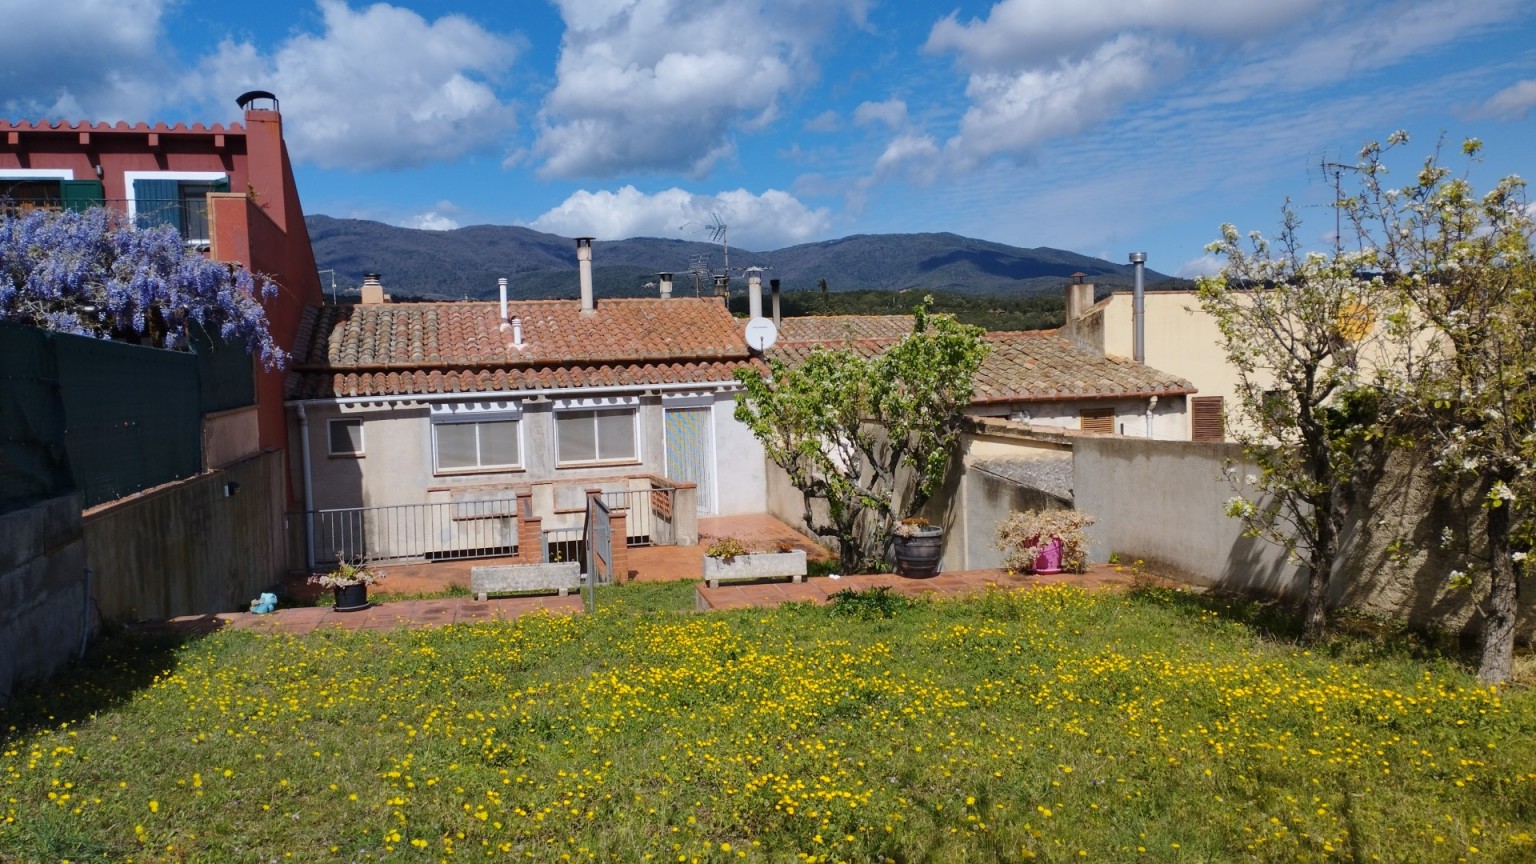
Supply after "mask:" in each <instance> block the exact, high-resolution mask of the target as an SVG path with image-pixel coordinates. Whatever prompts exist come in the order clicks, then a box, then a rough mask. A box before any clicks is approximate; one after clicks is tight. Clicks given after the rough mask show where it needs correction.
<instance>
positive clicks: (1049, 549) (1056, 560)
mask: <svg viewBox="0 0 1536 864" xmlns="http://www.w3.org/2000/svg"><path fill="white" fill-rule="evenodd" d="M1030 569H1031V570H1032V571H1034V572H1035V573H1039V574H1044V575H1049V574H1052V573H1060V572H1061V538H1060V537H1052V538H1051V539H1050V541H1049V542H1047V543H1043V544H1041V546H1040V551H1039V552H1036V553H1035V565H1034V566H1033V567H1031V568H1030Z"/></svg>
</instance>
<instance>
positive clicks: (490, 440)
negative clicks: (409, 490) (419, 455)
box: [432, 420, 523, 473]
mask: <svg viewBox="0 0 1536 864" xmlns="http://www.w3.org/2000/svg"><path fill="white" fill-rule="evenodd" d="M518 426H519V421H517V420H477V421H473V422H460V423H434V424H433V425H432V443H433V449H434V452H435V453H436V454H437V466H436V468H437V471H438V472H439V473H444V472H449V471H483V470H487V469H492V468H498V469H505V468H518V467H521V466H522V464H523V460H522V445H521V442H520V441H519V439H518V436H519V434H520V430H519V429H518Z"/></svg>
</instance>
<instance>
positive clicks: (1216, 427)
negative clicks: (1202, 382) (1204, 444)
mask: <svg viewBox="0 0 1536 864" xmlns="http://www.w3.org/2000/svg"><path fill="white" fill-rule="evenodd" d="M1223 408H1224V405H1223V403H1222V397H1220V396H1193V397H1191V398H1190V400H1189V415H1190V423H1189V429H1190V435H1189V440H1191V441H1225V440H1227V429H1226V426H1225V425H1224V421H1223V420H1222V410H1223Z"/></svg>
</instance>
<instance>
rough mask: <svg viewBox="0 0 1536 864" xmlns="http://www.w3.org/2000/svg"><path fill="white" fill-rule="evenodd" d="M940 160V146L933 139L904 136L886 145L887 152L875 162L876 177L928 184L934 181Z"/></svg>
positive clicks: (924, 136)
mask: <svg viewBox="0 0 1536 864" xmlns="http://www.w3.org/2000/svg"><path fill="white" fill-rule="evenodd" d="M938 159H939V145H938V143H937V142H935V141H934V140H933V139H932V138H930V137H928V136H927V135H914V134H906V135H902V136H900V137H898V138H897V139H896V140H894V141H892V142H891V143H890V144H888V145H886V148H885V152H883V153H881V154H880V158H879V159H876V160H875V176H876V177H898V178H900V179H902V180H907V181H909V182H916V183H927V182H930V181H931V180H932V179H933V175H934V172H935V170H936V169H937V167H938Z"/></svg>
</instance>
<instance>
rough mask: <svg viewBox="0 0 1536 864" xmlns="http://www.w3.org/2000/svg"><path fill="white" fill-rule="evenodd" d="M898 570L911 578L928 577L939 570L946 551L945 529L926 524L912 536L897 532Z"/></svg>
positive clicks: (895, 539)
mask: <svg viewBox="0 0 1536 864" xmlns="http://www.w3.org/2000/svg"><path fill="white" fill-rule="evenodd" d="M892 539H893V540H894V541H895V543H894V545H895V547H896V572H897V573H899V574H900V575H902V576H906V577H908V578H911V579H926V578H928V577H930V576H934V575H937V574H938V572H939V557H940V555H941V553H942V552H943V551H944V529H943V528H940V527H939V526H937V525H925V526H923V527H921V528H919V529H917V533H915V534H913V535H912V536H911V537H903V536H901V535H900V534H897V535H896V536H895V537H894V538H892Z"/></svg>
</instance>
